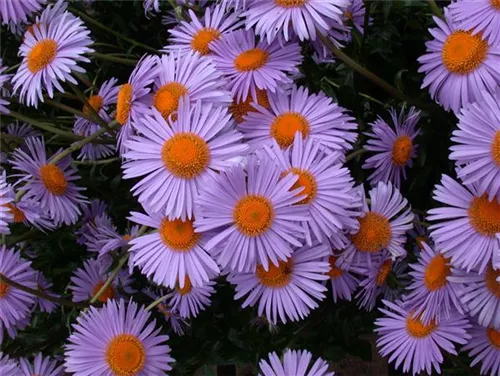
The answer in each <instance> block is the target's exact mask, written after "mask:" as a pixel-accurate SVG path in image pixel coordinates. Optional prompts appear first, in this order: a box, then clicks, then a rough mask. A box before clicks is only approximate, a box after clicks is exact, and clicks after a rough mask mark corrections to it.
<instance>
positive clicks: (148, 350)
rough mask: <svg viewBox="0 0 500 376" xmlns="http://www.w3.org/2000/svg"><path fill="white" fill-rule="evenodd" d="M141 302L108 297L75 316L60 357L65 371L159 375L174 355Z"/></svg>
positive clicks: (91, 373) (77, 375)
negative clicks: (75, 321)
mask: <svg viewBox="0 0 500 376" xmlns="http://www.w3.org/2000/svg"><path fill="white" fill-rule="evenodd" d="M150 316H151V313H150V312H148V311H146V310H145V309H144V307H143V306H138V305H137V303H135V302H133V301H130V302H129V303H128V304H127V303H125V302H124V301H123V299H121V300H120V301H118V302H117V301H115V300H110V301H109V302H108V303H107V304H105V305H104V307H102V308H96V307H90V309H89V310H88V311H87V312H85V313H83V314H81V315H80V316H79V317H78V318H77V323H76V324H74V325H73V334H71V335H70V336H69V339H68V341H69V344H67V345H66V348H65V352H64V358H65V364H64V366H65V368H66V371H67V372H69V373H71V374H73V375H75V376H84V375H95V376H100V375H111V374H113V375H137V376H146V375H163V374H165V373H166V372H167V371H170V370H171V369H172V366H171V364H172V363H173V362H174V359H172V357H171V356H170V347H169V346H168V345H167V341H168V336H167V335H161V334H160V328H156V320H153V321H152V322H150V323H148V321H149V319H150Z"/></svg>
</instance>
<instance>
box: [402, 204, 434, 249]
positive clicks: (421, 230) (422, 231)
mask: <svg viewBox="0 0 500 376" xmlns="http://www.w3.org/2000/svg"><path fill="white" fill-rule="evenodd" d="M408 235H409V236H410V238H412V239H413V240H414V242H415V246H414V247H413V250H414V253H415V254H416V255H418V254H419V253H420V252H421V251H423V250H424V244H423V243H425V244H427V245H429V246H430V247H434V242H433V241H432V239H431V237H430V235H429V232H428V231H427V228H426V227H424V226H423V225H422V221H421V218H420V216H419V215H417V214H415V217H414V219H413V228H412V229H411V230H410V231H408Z"/></svg>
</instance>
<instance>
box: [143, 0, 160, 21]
mask: <svg viewBox="0 0 500 376" xmlns="http://www.w3.org/2000/svg"><path fill="white" fill-rule="evenodd" d="M142 5H143V7H144V14H145V15H146V17H149V16H150V15H152V14H153V13H159V12H160V0H144V2H143V3H142Z"/></svg>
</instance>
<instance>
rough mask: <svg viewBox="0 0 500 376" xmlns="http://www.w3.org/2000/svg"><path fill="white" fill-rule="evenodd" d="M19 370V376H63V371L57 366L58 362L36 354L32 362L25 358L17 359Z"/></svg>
mask: <svg viewBox="0 0 500 376" xmlns="http://www.w3.org/2000/svg"><path fill="white" fill-rule="evenodd" d="M19 368H20V370H21V373H20V374H19V376H63V375H64V370H63V366H62V364H59V365H58V361H57V360H55V359H53V358H51V357H48V356H43V354H42V353H38V354H37V355H36V356H35V358H34V359H33V361H29V360H28V359H26V358H21V359H19Z"/></svg>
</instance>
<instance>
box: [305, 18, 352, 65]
mask: <svg viewBox="0 0 500 376" xmlns="http://www.w3.org/2000/svg"><path fill="white" fill-rule="evenodd" d="M350 31H351V28H350V27H348V26H346V25H345V24H343V23H338V22H336V21H331V22H330V28H329V29H328V31H327V32H326V33H325V37H326V38H327V39H329V40H330V42H332V43H333V45H334V46H335V47H337V48H343V47H344V43H345V42H346V41H348V37H349V36H350ZM310 44H311V47H312V48H313V49H314V51H315V52H314V55H313V56H312V58H313V60H314V62H315V63H316V64H324V63H334V62H335V56H334V55H333V54H332V52H331V51H330V49H329V48H328V47H327V46H326V44H325V43H323V41H322V40H321V39H319V38H318V39H316V40H314V41H311V42H310Z"/></svg>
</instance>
